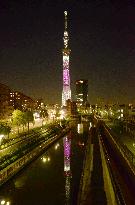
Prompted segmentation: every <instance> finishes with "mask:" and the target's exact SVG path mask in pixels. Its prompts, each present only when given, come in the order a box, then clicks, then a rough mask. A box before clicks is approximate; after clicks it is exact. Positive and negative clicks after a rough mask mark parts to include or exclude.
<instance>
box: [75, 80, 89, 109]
mask: <svg viewBox="0 0 135 205" xmlns="http://www.w3.org/2000/svg"><path fill="white" fill-rule="evenodd" d="M76 101H77V105H80V106H84V105H86V104H87V102H88V80H84V79H80V80H77V81H76Z"/></svg>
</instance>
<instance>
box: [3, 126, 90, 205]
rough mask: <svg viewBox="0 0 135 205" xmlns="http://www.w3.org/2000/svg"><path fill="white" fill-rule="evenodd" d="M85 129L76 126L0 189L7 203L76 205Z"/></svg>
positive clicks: (18, 204)
mask: <svg viewBox="0 0 135 205" xmlns="http://www.w3.org/2000/svg"><path fill="white" fill-rule="evenodd" d="M86 138H87V132H85V133H84V134H81V135H80V134H78V133H77V132H76V129H75V130H72V131H71V132H70V133H68V134H67V135H66V136H65V137H64V138H63V139H60V140H59V141H58V142H56V143H55V144H53V145H52V146H51V147H50V148H49V149H48V150H47V151H45V152H44V154H43V155H42V156H40V157H39V158H38V159H36V160H35V161H34V162H32V163H31V164H30V165H28V166H27V167H25V168H24V169H23V170H22V171H21V172H19V173H18V174H17V175H16V176H15V177H14V178H12V179H11V180H10V181H9V182H8V183H6V184H5V185H4V186H3V187H2V188H1V189H0V200H2V199H4V200H5V201H10V205H31V204H32V205H72V204H73V205H76V203H77V194H78V190H79V183H80V176H81V172H82V166H83V158H84V150H85V146H83V142H85V141H86Z"/></svg>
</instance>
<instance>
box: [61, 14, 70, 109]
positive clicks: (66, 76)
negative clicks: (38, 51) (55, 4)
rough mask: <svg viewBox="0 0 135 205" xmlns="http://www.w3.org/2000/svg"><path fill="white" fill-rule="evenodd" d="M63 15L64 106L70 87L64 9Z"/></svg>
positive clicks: (68, 53) (68, 97) (68, 96)
mask: <svg viewBox="0 0 135 205" xmlns="http://www.w3.org/2000/svg"><path fill="white" fill-rule="evenodd" d="M64 16H65V30H64V37H63V40H64V49H63V50H62V53H63V91H62V106H66V101H67V100H68V99H71V89H70V74H69V55H70V51H71V50H70V49H69V47H68V41H69V36H68V31H67V11H64Z"/></svg>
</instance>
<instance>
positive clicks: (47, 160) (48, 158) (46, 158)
mask: <svg viewBox="0 0 135 205" xmlns="http://www.w3.org/2000/svg"><path fill="white" fill-rule="evenodd" d="M41 160H42V161H43V162H44V163H46V162H50V160H51V159H50V157H48V156H46V157H42V158H41Z"/></svg>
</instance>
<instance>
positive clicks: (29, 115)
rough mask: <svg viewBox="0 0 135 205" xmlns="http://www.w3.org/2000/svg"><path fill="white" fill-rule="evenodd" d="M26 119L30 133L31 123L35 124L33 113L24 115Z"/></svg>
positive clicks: (28, 112) (27, 112) (29, 112)
mask: <svg viewBox="0 0 135 205" xmlns="http://www.w3.org/2000/svg"><path fill="white" fill-rule="evenodd" d="M24 119H25V122H26V123H27V124H28V132H29V124H30V122H34V116H33V112H31V111H29V110H28V111H26V112H25V113H24Z"/></svg>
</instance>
